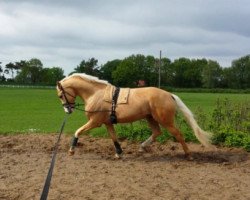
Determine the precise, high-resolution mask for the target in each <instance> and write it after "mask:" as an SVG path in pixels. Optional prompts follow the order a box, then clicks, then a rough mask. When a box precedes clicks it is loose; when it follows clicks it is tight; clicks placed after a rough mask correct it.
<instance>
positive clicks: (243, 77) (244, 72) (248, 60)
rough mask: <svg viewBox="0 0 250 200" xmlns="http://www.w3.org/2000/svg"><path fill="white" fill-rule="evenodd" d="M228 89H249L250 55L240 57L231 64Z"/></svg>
mask: <svg viewBox="0 0 250 200" xmlns="http://www.w3.org/2000/svg"><path fill="white" fill-rule="evenodd" d="M230 77H231V80H230V82H231V83H230V87H232V88H239V89H246V88H250V81H249V80H250V55H247V56H244V57H241V58H239V59H237V60H234V61H233V62H232V67H231V75H230Z"/></svg>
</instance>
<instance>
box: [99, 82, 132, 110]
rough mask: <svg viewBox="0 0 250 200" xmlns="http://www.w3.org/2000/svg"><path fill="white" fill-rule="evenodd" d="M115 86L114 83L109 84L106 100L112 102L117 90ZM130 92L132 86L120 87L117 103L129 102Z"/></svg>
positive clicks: (106, 90)
mask: <svg viewBox="0 0 250 200" xmlns="http://www.w3.org/2000/svg"><path fill="white" fill-rule="evenodd" d="M115 88H116V87H115V86H113V85H107V87H106V89H105V93H104V101H106V102H109V103H112V98H113V95H114V92H115ZM129 92H130V88H120V93H119V96H118V99H117V103H116V104H117V105H118V104H127V103H128V98H129Z"/></svg>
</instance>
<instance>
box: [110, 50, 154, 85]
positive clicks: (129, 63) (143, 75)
mask: <svg viewBox="0 0 250 200" xmlns="http://www.w3.org/2000/svg"><path fill="white" fill-rule="evenodd" d="M155 70H156V69H155V59H154V57H153V56H147V57H145V56H144V55H140V54H138V55H131V56H129V57H127V58H125V59H124V60H122V61H121V63H120V64H119V65H118V66H117V68H116V70H115V71H113V73H112V78H113V81H114V83H115V84H116V85H119V86H122V87H135V86H136V85H137V83H138V81H139V80H144V81H145V82H146V84H147V85H153V84H155V83H156V82H157V81H156V80H157V79H156V77H157V75H156V76H155V75H154V74H155Z"/></svg>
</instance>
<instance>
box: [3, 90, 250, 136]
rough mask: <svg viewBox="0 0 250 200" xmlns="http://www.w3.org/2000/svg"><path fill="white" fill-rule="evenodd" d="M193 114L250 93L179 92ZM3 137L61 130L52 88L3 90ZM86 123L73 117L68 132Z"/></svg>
mask: <svg viewBox="0 0 250 200" xmlns="http://www.w3.org/2000/svg"><path fill="white" fill-rule="evenodd" d="M176 94H177V95H178V96H180V97H181V99H182V100H183V101H184V102H185V103H186V104H187V105H188V106H189V107H190V109H191V110H192V111H194V110H195V109H196V108H197V107H198V106H199V107H201V108H202V109H203V111H204V112H205V114H208V113H209V112H211V111H212V110H213V107H214V105H215V102H216V99H217V98H228V99H230V100H232V101H235V102H239V101H246V100H247V99H248V100H249V99H250V94H218V93H216V94H212V93H176ZM0 105H1V107H0V134H16V133H30V132H37V133H55V132H58V130H59V129H60V126H61V123H62V121H63V119H64V115H65V113H64V111H63V108H62V106H61V103H60V101H59V99H58V97H57V95H56V91H55V90H53V89H17V88H0ZM85 122H86V117H85V115H84V113H83V112H81V111H75V112H74V113H73V114H71V115H70V117H69V119H68V121H67V123H66V126H65V130H64V132H65V133H73V132H74V131H75V130H76V129H77V128H79V127H80V126H82V125H83V124H84V123H85ZM91 133H92V135H103V133H105V134H106V130H105V128H104V127H100V128H97V129H94V130H93V131H91Z"/></svg>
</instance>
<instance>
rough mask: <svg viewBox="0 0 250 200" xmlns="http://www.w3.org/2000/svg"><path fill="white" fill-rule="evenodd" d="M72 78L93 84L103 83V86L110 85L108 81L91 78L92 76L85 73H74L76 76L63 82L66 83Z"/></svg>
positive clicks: (73, 75)
mask: <svg viewBox="0 0 250 200" xmlns="http://www.w3.org/2000/svg"><path fill="white" fill-rule="evenodd" d="M72 77H80V78H82V79H84V80H88V81H93V82H97V83H102V84H109V82H108V81H105V80H100V79H99V78H98V77H95V76H91V75H88V74H85V73H74V74H72V75H70V76H68V77H66V78H64V79H63V80H62V82H63V81H65V80H68V79H70V78H72Z"/></svg>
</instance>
